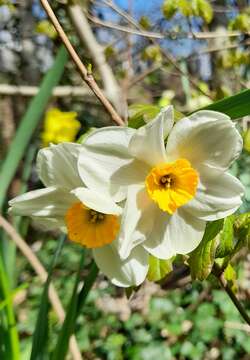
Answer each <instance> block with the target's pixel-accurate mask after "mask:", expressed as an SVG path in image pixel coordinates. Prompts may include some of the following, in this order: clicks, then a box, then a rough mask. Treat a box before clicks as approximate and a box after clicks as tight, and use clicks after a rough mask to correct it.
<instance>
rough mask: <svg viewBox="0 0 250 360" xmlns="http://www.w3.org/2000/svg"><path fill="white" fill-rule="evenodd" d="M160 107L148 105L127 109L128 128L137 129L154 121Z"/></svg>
mask: <svg viewBox="0 0 250 360" xmlns="http://www.w3.org/2000/svg"><path fill="white" fill-rule="evenodd" d="M159 111H160V107H159V106H156V105H149V104H134V105H131V106H130V107H129V121H128V126H129V127H131V128H134V129H138V128H140V127H141V126H143V125H145V124H146V123H147V122H148V121H150V120H152V119H154V118H155V117H156V115H157V114H158V113H159Z"/></svg>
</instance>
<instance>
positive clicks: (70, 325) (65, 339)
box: [51, 249, 85, 360]
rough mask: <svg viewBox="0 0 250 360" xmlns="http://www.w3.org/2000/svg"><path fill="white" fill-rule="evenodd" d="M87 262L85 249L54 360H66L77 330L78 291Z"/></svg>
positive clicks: (54, 353)
mask: <svg viewBox="0 0 250 360" xmlns="http://www.w3.org/2000/svg"><path fill="white" fill-rule="evenodd" d="M84 260H85V249H83V252H82V256H81V260H80V263H79V268H78V272H77V276H76V280H75V286H74V288H73V292H72V295H71V299H70V302H69V304H68V306H67V311H66V317H65V319H64V322H63V325H62V328H61V331H60V333H59V336H58V339H57V344H56V347H55V350H54V352H53V355H52V358H51V359H52V360H61V359H65V357H66V355H67V351H68V346H69V339H70V336H71V335H72V334H73V332H74V329H75V323H76V317H77V312H76V310H77V301H78V298H77V290H78V287H79V282H80V281H81V271H82V268H83V265H84Z"/></svg>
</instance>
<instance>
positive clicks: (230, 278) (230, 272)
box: [224, 264, 238, 292]
mask: <svg viewBox="0 0 250 360" xmlns="http://www.w3.org/2000/svg"><path fill="white" fill-rule="evenodd" d="M224 278H225V279H226V280H227V282H228V284H229V286H230V287H231V289H232V290H233V292H236V291H237V288H238V286H237V282H236V279H237V275H236V272H235V270H234V268H233V267H232V265H231V264H228V265H227V267H226V269H225V271H224Z"/></svg>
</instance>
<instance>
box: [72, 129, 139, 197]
mask: <svg viewBox="0 0 250 360" xmlns="http://www.w3.org/2000/svg"><path fill="white" fill-rule="evenodd" d="M134 132H135V130H134V129H130V128H125V127H124V128H123V127H116V126H109V127H105V128H102V129H99V130H96V131H94V132H93V133H91V134H90V135H89V136H88V137H87V138H86V140H85V142H84V144H83V149H82V151H81V153H80V157H79V161H78V169H79V174H80V176H81V178H82V180H83V182H84V183H85V184H86V185H87V186H88V188H90V189H93V190H96V191H102V192H103V193H104V194H111V195H112V196H114V198H115V200H117V201H120V200H123V199H124V198H125V195H126V188H124V187H121V186H120V184H117V186H116V184H114V185H113V187H112V188H111V183H110V179H111V176H112V175H113V174H114V173H116V171H117V170H118V169H120V167H121V166H124V165H126V166H129V164H130V163H131V162H133V159H132V157H131V156H130V155H129V153H128V143H129V141H130V139H131V136H132V135H133V134H134ZM134 168H135V167H134V166H132V174H133V173H134V172H133V169H134ZM128 172H129V173H130V174H131V171H130V167H129V169H128ZM114 182H115V180H114V181H113V182H112V183H114Z"/></svg>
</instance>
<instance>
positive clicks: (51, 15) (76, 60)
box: [40, 0, 124, 125]
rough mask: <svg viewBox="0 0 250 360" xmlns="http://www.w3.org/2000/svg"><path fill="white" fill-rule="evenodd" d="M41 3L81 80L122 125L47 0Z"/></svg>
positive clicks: (119, 123)
mask: <svg viewBox="0 0 250 360" xmlns="http://www.w3.org/2000/svg"><path fill="white" fill-rule="evenodd" d="M40 1H41V4H42V6H43V8H44V10H45V11H46V13H47V15H48V17H49V19H50V20H51V22H52V24H53V25H54V27H55V29H56V31H57V33H58V35H59V36H60V38H61V40H62V42H63V44H64V45H65V47H66V49H67V50H68V52H69V55H70V56H71V58H72V60H73V61H74V63H75V65H76V66H77V68H78V70H79V72H80V74H81V76H82V78H83V80H84V81H85V82H86V84H87V85H88V86H89V87H90V89H91V90H92V91H93V93H94V94H95V95H96V97H97V98H98V99H99V100H100V102H101V103H102V105H103V106H104V108H105V109H106V111H107V112H108V114H109V115H110V116H111V118H112V120H113V121H114V122H115V123H117V124H118V125H124V121H123V120H122V118H121V117H120V116H119V115H118V113H117V112H116V111H115V109H114V108H113V106H112V105H111V103H110V102H109V101H108V99H107V98H106V97H105V96H104V94H103V92H102V91H101V89H100V88H99V86H98V85H97V83H96V81H95V79H94V77H93V75H92V74H91V73H90V72H89V71H88V70H87V68H86V67H85V65H84V64H83V63H82V61H81V59H80V58H79V56H78V54H77V52H76V51H75V49H74V47H73V46H72V44H71V42H70V41H69V39H68V37H67V35H66V34H65V32H64V30H63V28H62V27H61V25H60V23H59V21H58V20H57V17H56V15H55V14H54V12H53V10H52V8H51V6H50V5H49V3H48V1H47V0H40Z"/></svg>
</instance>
